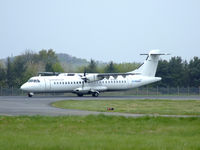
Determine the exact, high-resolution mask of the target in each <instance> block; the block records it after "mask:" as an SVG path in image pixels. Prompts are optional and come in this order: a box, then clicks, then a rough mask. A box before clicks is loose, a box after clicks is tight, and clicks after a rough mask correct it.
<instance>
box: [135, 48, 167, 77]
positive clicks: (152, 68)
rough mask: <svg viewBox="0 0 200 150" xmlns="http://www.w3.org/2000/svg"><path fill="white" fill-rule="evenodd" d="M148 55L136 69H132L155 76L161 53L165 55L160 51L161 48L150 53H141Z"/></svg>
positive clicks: (144, 74)
mask: <svg viewBox="0 0 200 150" xmlns="http://www.w3.org/2000/svg"><path fill="white" fill-rule="evenodd" d="M141 55H147V58H146V60H145V61H144V63H143V64H142V65H141V66H140V67H139V68H138V69H136V70H134V71H132V73H137V74H141V75H143V76H149V77H155V74H156V70H157V66H158V60H159V56H160V55H165V54H162V53H160V50H151V51H150V52H149V54H141Z"/></svg>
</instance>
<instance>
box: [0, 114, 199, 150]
mask: <svg viewBox="0 0 200 150" xmlns="http://www.w3.org/2000/svg"><path fill="white" fill-rule="evenodd" d="M199 139H200V119H199V118H162V117H142V118H125V117H114V116H104V115H99V116H92V115H90V116H85V117H81V116H68V117H41V116H34V117H26V116H23V117H6V116H1V117H0V149H2V150H63V149H69V150H112V149H113V150H133V149H136V150H169V149H170V150H176V149H177V150H198V149H200V142H199Z"/></svg>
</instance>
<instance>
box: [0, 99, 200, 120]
mask: <svg viewBox="0 0 200 150" xmlns="http://www.w3.org/2000/svg"><path fill="white" fill-rule="evenodd" d="M94 99H96V100H122V99H131V100H138V99H141V100H142V99H170V100H200V96H121V97H119V96H114V97H113V96H101V97H98V98H94V97H90V96H88V97H87V96H86V97H81V98H80V97H73V96H72V97H65V96H34V97H32V98H29V97H26V96H0V115H5V116H20V115H26V116H33V115H41V116H70V115H81V116H86V115H98V114H104V115H114V116H125V117H142V116H155V115H153V114H127V113H116V112H94V111H82V110H72V109H60V108H55V107H52V106H51V103H52V102H56V101H60V100H94ZM156 116H162V117H196V116H187V115H156ZM199 117H200V116H199Z"/></svg>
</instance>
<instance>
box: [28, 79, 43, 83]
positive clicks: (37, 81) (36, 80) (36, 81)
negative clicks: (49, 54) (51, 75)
mask: <svg viewBox="0 0 200 150" xmlns="http://www.w3.org/2000/svg"><path fill="white" fill-rule="evenodd" d="M28 82H34V83H39V82H40V80H38V79H34V80H33V79H30V80H28Z"/></svg>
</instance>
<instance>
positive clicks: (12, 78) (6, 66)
mask: <svg viewBox="0 0 200 150" xmlns="http://www.w3.org/2000/svg"><path fill="white" fill-rule="evenodd" d="M139 65H140V63H114V62H112V61H111V62H109V63H99V62H96V61H94V60H93V59H91V60H90V62H89V64H88V65H87V66H82V67H79V68H76V69H75V70H73V72H80V73H82V72H84V71H86V72H87V73H95V72H97V73H117V72H120V73H123V72H129V71H132V70H135V69H136V68H137V67H138V66H139ZM63 68H65V67H64V66H63V64H60V62H59V60H58V58H57V55H56V53H55V52H54V51H53V50H52V49H49V50H41V51H39V53H34V52H31V51H27V52H25V53H24V54H22V55H20V56H16V57H14V58H10V57H8V58H7V60H6V63H0V86H1V87H8V88H11V87H17V88H18V87H20V86H21V85H22V84H23V83H24V82H26V81H27V80H28V79H29V78H30V77H32V76H36V75H37V73H38V72H66V71H67V70H64V69H63ZM156 76H158V77H162V80H161V81H160V82H158V83H156V84H153V85H151V86H160V87H168V86H169V87H188V86H190V87H199V86H200V59H199V58H198V57H194V58H193V59H191V60H190V61H189V62H187V61H185V60H182V58H181V57H172V58H171V59H170V60H159V63H158V69H157V73H156Z"/></svg>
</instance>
